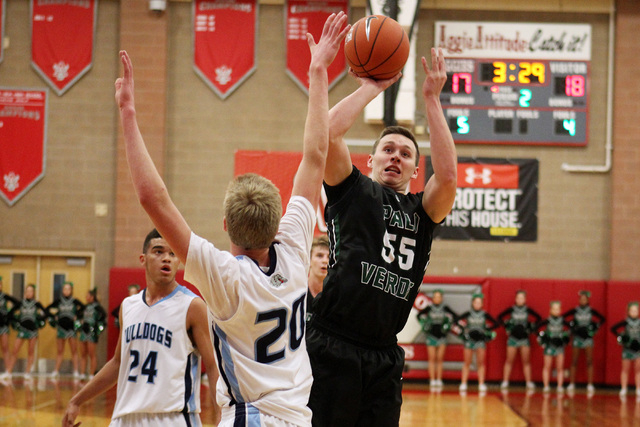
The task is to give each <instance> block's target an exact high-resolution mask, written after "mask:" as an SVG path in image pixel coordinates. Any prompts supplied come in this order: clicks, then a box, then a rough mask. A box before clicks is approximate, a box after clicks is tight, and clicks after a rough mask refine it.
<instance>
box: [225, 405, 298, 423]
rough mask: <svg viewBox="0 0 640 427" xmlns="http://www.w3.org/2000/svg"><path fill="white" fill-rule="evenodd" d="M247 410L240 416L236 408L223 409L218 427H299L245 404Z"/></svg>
mask: <svg viewBox="0 0 640 427" xmlns="http://www.w3.org/2000/svg"><path fill="white" fill-rule="evenodd" d="M244 405H245V408H246V410H245V411H243V412H242V414H238V411H236V406H237V405H234V406H232V407H224V408H222V420H221V421H220V424H218V427H234V426H242V427H298V426H297V425H296V424H291V423H289V422H287V421H285V420H283V419H281V418H277V417H274V416H272V415H267V414H263V413H261V412H260V411H259V410H258V408H256V407H255V406H253V405H251V404H249V403H245V404H244Z"/></svg>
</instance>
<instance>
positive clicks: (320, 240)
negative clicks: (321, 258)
mask: <svg viewBox="0 0 640 427" xmlns="http://www.w3.org/2000/svg"><path fill="white" fill-rule="evenodd" d="M318 247H320V248H326V249H329V238H328V237H327V236H325V235H322V236H318V237H316V238H315V239H313V242H311V253H313V250H314V249H315V248H318Z"/></svg>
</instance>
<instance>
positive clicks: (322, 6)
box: [285, 0, 349, 94]
mask: <svg viewBox="0 0 640 427" xmlns="http://www.w3.org/2000/svg"><path fill="white" fill-rule="evenodd" d="M285 10H286V12H285V13H286V17H285V18H286V30H285V31H286V38H287V74H288V75H289V77H291V78H292V79H293V81H294V82H295V83H296V84H297V85H298V86H299V87H300V89H302V90H303V91H304V92H305V93H307V94H309V64H310V63H311V53H310V52H309V45H308V43H307V33H311V34H312V35H313V38H314V40H315V41H316V42H318V40H319V39H320V35H321V34H322V28H323V27H324V23H325V21H326V20H327V18H328V17H329V15H331V14H332V13H338V12H341V11H342V12H344V13H347V14H348V13H349V2H348V0H339V1H322V0H288V1H287V4H286V8H285ZM328 72H329V88H331V87H333V85H334V84H336V83H337V82H338V81H339V80H340V79H341V78H342V77H344V75H345V74H346V73H347V69H346V59H345V57H344V44H342V45H341V46H340V50H339V51H338V54H337V55H336V59H335V60H334V61H333V63H332V64H331V66H330V67H329V69H328Z"/></svg>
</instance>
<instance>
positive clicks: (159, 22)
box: [113, 0, 168, 266]
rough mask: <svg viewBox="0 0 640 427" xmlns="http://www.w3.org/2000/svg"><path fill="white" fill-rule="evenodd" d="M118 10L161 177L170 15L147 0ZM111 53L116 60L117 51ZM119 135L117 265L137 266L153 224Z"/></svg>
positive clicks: (133, 0)
mask: <svg viewBox="0 0 640 427" xmlns="http://www.w3.org/2000/svg"><path fill="white" fill-rule="evenodd" d="M120 11H121V13H120V48H121V49H124V50H126V51H127V52H128V53H129V56H130V57H131V61H132V63H133V67H134V78H135V102H136V117H137V120H138V125H139V127H140V132H141V133H142V135H143V138H144V140H145V143H146V145H147V149H148V150H149V153H150V154H151V157H152V159H153V161H154V163H155V165H156V167H157V168H158V170H159V171H160V174H161V175H162V174H163V172H164V164H165V134H166V131H165V123H166V120H165V116H166V99H167V27H168V24H167V23H168V16H167V14H166V13H156V12H151V11H149V6H148V2H146V1H140V0H122V1H121V2H120ZM113 56H114V59H116V53H115V52H114V53H113ZM118 123H119V122H118ZM117 135H118V136H117V140H118V145H117V147H118V148H117V175H116V176H117V179H116V226H115V265H120V266H138V265H139V261H138V255H139V254H140V251H141V248H142V241H143V240H144V237H145V236H146V234H147V233H148V232H149V230H151V228H153V224H152V223H151V221H150V220H149V218H148V217H147V214H146V213H145V212H144V210H143V209H142V208H141V207H140V204H139V203H138V199H137V197H136V195H135V192H134V189H133V185H132V184H131V177H130V175H129V168H128V166H127V159H126V154H125V151H124V140H123V136H122V128H121V126H120V125H119V126H118V133H117Z"/></svg>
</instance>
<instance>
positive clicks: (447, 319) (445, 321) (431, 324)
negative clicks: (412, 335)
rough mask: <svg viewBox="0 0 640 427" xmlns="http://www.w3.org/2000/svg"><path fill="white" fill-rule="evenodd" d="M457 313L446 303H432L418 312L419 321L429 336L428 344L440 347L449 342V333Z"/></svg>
mask: <svg viewBox="0 0 640 427" xmlns="http://www.w3.org/2000/svg"><path fill="white" fill-rule="evenodd" d="M455 318H456V314H455V313H454V312H453V311H452V310H451V309H450V308H449V307H447V306H446V305H444V304H431V305H429V306H427V307H426V308H424V309H423V310H421V311H420V313H418V321H419V322H420V324H421V325H422V330H423V331H424V333H425V334H426V336H427V346H429V347H438V346H441V345H443V344H445V343H446V342H447V334H448V333H449V331H450V330H451V323H452V322H453V320H454V319H455Z"/></svg>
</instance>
